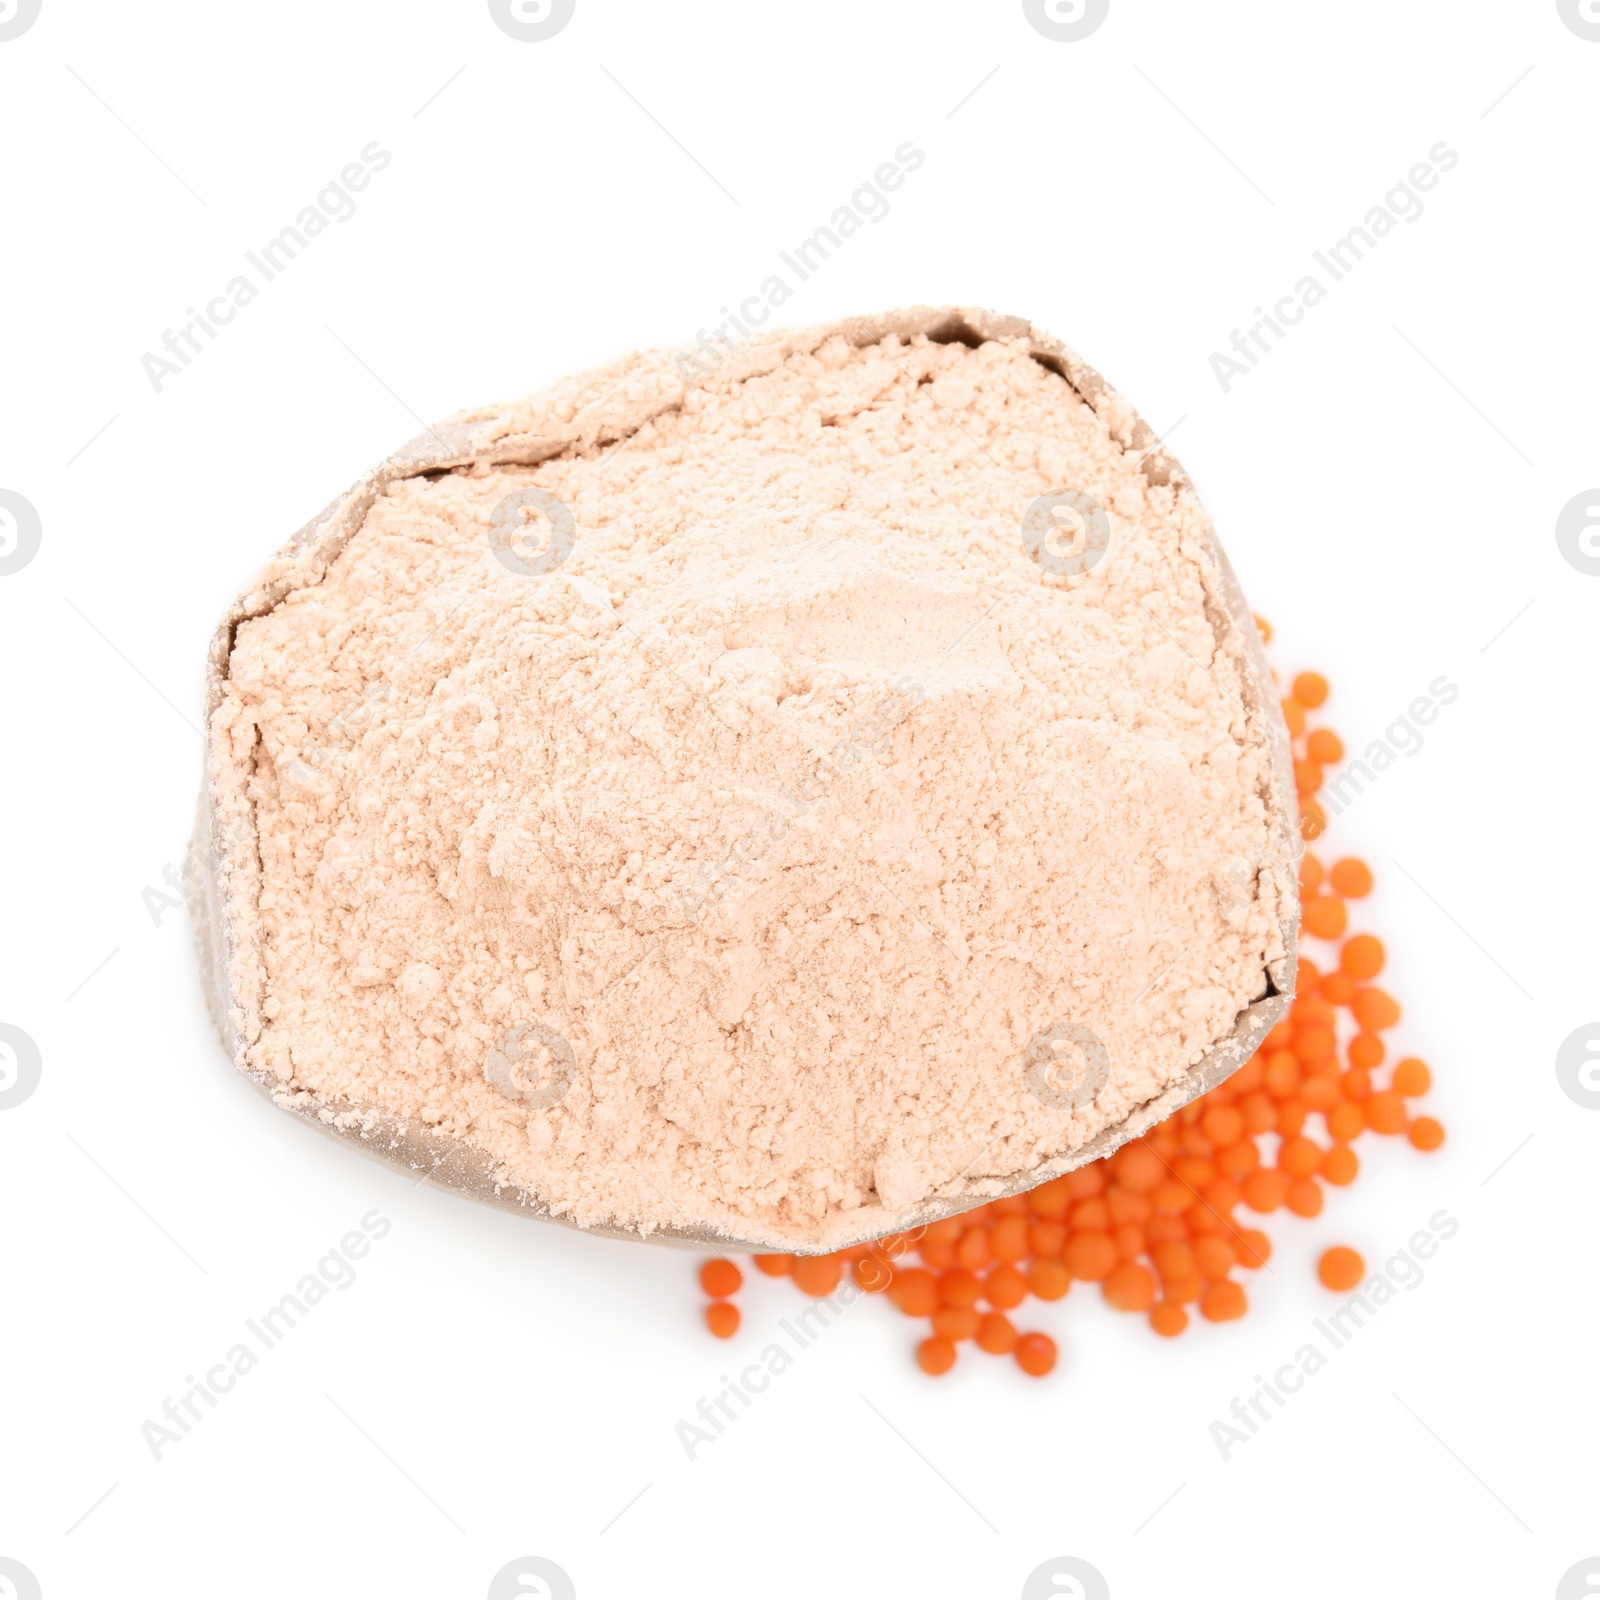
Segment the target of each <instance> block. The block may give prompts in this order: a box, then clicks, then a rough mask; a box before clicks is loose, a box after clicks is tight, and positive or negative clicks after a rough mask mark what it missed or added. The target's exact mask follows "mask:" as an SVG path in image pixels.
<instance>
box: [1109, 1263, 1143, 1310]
mask: <svg viewBox="0 0 1600 1600" xmlns="http://www.w3.org/2000/svg"><path fill="white" fill-rule="evenodd" d="M1100 1292H1101V1293H1102V1294H1103V1295H1104V1296H1105V1297H1106V1299H1107V1301H1108V1302H1109V1303H1110V1304H1111V1305H1113V1306H1115V1307H1116V1309H1117V1310H1118V1311H1148V1310H1149V1309H1150V1307H1151V1306H1153V1305H1154V1304H1155V1298H1156V1277H1155V1274H1154V1273H1153V1272H1152V1271H1151V1270H1150V1269H1149V1268H1148V1267H1145V1266H1141V1265H1140V1264H1139V1263H1138V1262H1137V1261H1123V1262H1120V1263H1118V1265H1117V1266H1115V1267H1113V1268H1112V1269H1111V1271H1110V1272H1109V1273H1108V1274H1107V1275H1106V1279H1105V1282H1104V1283H1102V1284H1101V1286H1100Z"/></svg>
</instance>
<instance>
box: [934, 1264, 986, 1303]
mask: <svg viewBox="0 0 1600 1600" xmlns="http://www.w3.org/2000/svg"><path fill="white" fill-rule="evenodd" d="M982 1298H983V1279H982V1278H980V1277H979V1276H978V1275H977V1273H975V1272H965V1271H960V1270H958V1271H955V1272H945V1273H941V1274H940V1276H939V1301H940V1303H941V1304H942V1305H947V1306H975V1305H977V1303H978V1302H979V1301H980V1300H981V1299H982Z"/></svg>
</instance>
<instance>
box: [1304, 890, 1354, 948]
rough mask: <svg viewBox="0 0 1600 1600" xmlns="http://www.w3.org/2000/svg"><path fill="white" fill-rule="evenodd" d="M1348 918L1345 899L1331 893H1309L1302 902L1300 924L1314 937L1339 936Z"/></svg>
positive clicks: (1328, 937) (1333, 937)
mask: <svg viewBox="0 0 1600 1600" xmlns="http://www.w3.org/2000/svg"><path fill="white" fill-rule="evenodd" d="M1346 919H1347V913H1346V911H1345V909H1344V901H1343V900H1340V899H1337V898H1336V897H1335V896H1333V895H1331V894H1313V895H1308V896H1307V897H1306V898H1305V899H1304V900H1302V901H1301V902H1300V926H1301V927H1302V928H1304V929H1305V931H1306V932H1307V933H1309V934H1310V935H1311V936H1312V937H1313V938H1316V939H1337V938H1339V937H1340V935H1341V934H1343V932H1344V929H1345V922H1346Z"/></svg>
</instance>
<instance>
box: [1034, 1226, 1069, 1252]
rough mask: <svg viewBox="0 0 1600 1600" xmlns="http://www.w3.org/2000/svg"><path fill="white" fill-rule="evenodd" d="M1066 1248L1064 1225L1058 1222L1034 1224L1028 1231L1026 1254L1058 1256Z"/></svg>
mask: <svg viewBox="0 0 1600 1600" xmlns="http://www.w3.org/2000/svg"><path fill="white" fill-rule="evenodd" d="M1066 1246H1067V1230H1066V1225H1065V1224H1064V1223H1060V1222H1036V1223H1034V1225H1033V1226H1032V1227H1031V1228H1029V1229H1028V1254H1029V1255H1033V1256H1059V1255H1060V1254H1061V1252H1062V1251H1063V1250H1064V1249H1066Z"/></svg>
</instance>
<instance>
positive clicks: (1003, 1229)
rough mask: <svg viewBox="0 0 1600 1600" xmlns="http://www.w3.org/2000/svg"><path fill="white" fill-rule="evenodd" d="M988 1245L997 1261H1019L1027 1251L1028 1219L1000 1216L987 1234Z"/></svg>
mask: <svg viewBox="0 0 1600 1600" xmlns="http://www.w3.org/2000/svg"><path fill="white" fill-rule="evenodd" d="M989 1245H990V1248H991V1249H992V1250H993V1251H994V1254H995V1259H996V1260H997V1261H1021V1260H1022V1259H1023V1258H1024V1257H1025V1256H1026V1255H1027V1253H1028V1219H1027V1218H1026V1217H1018V1216H1009V1217H1001V1219H1000V1220H999V1221H998V1222H997V1223H995V1225H994V1228H993V1230H992V1231H991V1232H990V1234H989Z"/></svg>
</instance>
